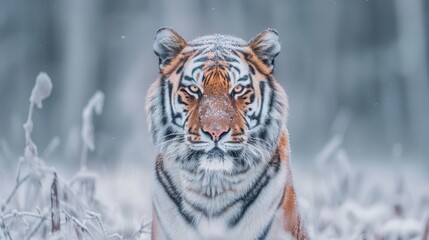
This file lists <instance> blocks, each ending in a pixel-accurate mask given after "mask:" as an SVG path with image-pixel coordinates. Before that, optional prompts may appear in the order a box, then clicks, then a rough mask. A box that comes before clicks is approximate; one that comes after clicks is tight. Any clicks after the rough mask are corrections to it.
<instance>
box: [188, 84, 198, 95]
mask: <svg viewBox="0 0 429 240" xmlns="http://www.w3.org/2000/svg"><path fill="white" fill-rule="evenodd" d="M189 90H191V92H193V93H197V92H198V91H199V90H200V89H199V88H198V87H197V86H196V85H191V86H189Z"/></svg>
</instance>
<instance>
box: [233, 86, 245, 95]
mask: <svg viewBox="0 0 429 240" xmlns="http://www.w3.org/2000/svg"><path fill="white" fill-rule="evenodd" d="M243 89H244V87H243V86H241V85H237V86H235V87H234V89H233V91H234V93H235V94H237V93H240V92H241V91H243Z"/></svg>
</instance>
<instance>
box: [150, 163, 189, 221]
mask: <svg viewBox="0 0 429 240" xmlns="http://www.w3.org/2000/svg"><path fill="white" fill-rule="evenodd" d="M156 178H157V180H158V182H159V183H161V185H162V187H163V188H164V190H165V192H166V193H167V195H168V196H169V197H170V199H171V200H172V201H173V202H174V204H175V205H176V206H177V208H178V210H179V213H180V214H181V215H182V217H183V218H184V219H185V221H186V223H188V224H189V225H191V226H193V227H194V226H195V219H194V217H193V216H192V215H191V214H189V213H187V212H185V211H184V209H183V204H182V196H181V195H180V193H179V192H178V191H177V189H176V186H175V185H174V184H173V181H172V180H171V177H170V176H169V175H168V173H167V172H165V171H164V166H163V164H162V157H161V156H158V159H157V162H156Z"/></svg>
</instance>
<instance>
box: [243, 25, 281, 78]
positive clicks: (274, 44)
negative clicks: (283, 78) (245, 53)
mask: <svg viewBox="0 0 429 240" xmlns="http://www.w3.org/2000/svg"><path fill="white" fill-rule="evenodd" d="M249 46H250V48H251V49H252V50H253V52H254V53H255V54H256V55H257V56H258V57H259V59H261V60H262V62H263V63H264V64H265V65H266V66H267V67H268V68H269V69H271V70H272V69H273V68H274V58H276V57H277V55H279V53H280V49H281V47H280V43H279V35H278V34H277V31H276V30H274V29H271V28H268V29H266V30H265V31H263V32H261V33H259V34H258V35H257V36H256V37H254V38H253V39H252V40H250V42H249Z"/></svg>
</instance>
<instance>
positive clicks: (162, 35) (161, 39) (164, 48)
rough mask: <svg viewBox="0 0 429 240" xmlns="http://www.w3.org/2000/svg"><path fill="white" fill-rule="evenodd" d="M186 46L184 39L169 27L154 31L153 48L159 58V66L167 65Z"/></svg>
mask: <svg viewBox="0 0 429 240" xmlns="http://www.w3.org/2000/svg"><path fill="white" fill-rule="evenodd" d="M185 46H186V41H185V40H184V39H183V38H182V36H180V35H179V34H178V33H177V32H176V31H174V30H173V29H171V28H161V29H159V30H158V31H157V32H156V35H155V41H154V43H153V50H154V51H155V54H156V55H157V56H158V58H159V67H160V68H161V69H162V68H163V67H165V66H167V65H168V64H169V63H170V62H171V60H173V59H174V58H175V57H176V56H177V55H178V54H179V53H180V52H181V51H182V49H183V48H184V47H185Z"/></svg>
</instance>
